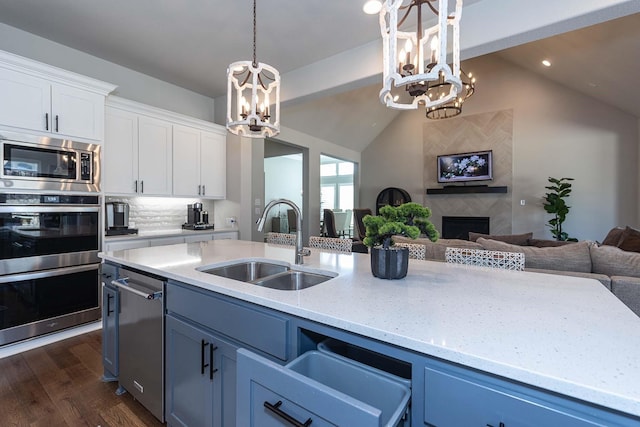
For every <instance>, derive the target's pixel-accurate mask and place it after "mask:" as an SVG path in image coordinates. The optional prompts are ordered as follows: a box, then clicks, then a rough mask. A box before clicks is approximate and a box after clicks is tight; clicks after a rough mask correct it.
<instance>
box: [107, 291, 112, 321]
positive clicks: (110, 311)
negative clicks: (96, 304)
mask: <svg viewBox="0 0 640 427" xmlns="http://www.w3.org/2000/svg"><path fill="white" fill-rule="evenodd" d="M112 298H113V295H111V294H107V317H109V315H110V314H111V313H113V310H111V299H112Z"/></svg>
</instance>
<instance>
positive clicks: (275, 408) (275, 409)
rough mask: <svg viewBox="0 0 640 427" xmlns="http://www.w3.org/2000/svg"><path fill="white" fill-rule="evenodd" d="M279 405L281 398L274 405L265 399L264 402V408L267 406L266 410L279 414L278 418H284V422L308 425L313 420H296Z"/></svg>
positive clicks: (304, 426) (302, 426)
mask: <svg viewBox="0 0 640 427" xmlns="http://www.w3.org/2000/svg"><path fill="white" fill-rule="evenodd" d="M280 406H282V400H278V401H277V402H276V404H275V405H273V404H271V403H269V402H267V401H265V402H264V407H265V408H267V409H268V410H270V411H271V412H273V413H274V414H276V415H277V416H279V417H280V418H282V419H283V420H285V421H286V422H288V423H290V424H291V425H293V426H295V427H309V426H310V425H311V423H312V422H313V420H312V419H311V418H309V419H308V420H307V421H305V422H304V423H301V422H300V421H298V420H296V419H295V418H293V417H292V416H291V415H289V414H287V413H286V412H284V411H283V410H282V409H280Z"/></svg>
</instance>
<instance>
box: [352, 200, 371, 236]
mask: <svg viewBox="0 0 640 427" xmlns="http://www.w3.org/2000/svg"><path fill="white" fill-rule="evenodd" d="M366 215H371V209H369V208H356V209H354V210H353V218H354V221H353V222H354V223H355V231H356V232H355V238H356V240H360V241H363V240H364V238H365V236H366V229H365V226H364V223H363V222H362V218H364V217H365V216H366Z"/></svg>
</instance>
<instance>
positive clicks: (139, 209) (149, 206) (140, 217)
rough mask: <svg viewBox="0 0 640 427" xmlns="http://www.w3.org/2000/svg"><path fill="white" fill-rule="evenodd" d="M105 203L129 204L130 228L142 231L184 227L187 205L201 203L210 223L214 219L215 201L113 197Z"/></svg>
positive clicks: (107, 198) (108, 198)
mask: <svg viewBox="0 0 640 427" xmlns="http://www.w3.org/2000/svg"><path fill="white" fill-rule="evenodd" d="M105 202H124V203H128V204H129V226H130V227H131V228H137V229H138V230H141V231H156V230H172V229H176V228H180V227H182V224H184V223H185V222H186V220H187V205H190V204H193V203H197V202H200V203H202V210H204V211H208V212H209V218H210V219H209V222H212V221H213V218H214V215H213V214H214V212H213V209H214V202H213V200H201V199H188V198H184V199H182V198H180V199H176V198H171V197H111V196H107V197H106V198H105Z"/></svg>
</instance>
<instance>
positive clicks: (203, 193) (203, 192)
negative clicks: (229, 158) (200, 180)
mask: <svg viewBox="0 0 640 427" xmlns="http://www.w3.org/2000/svg"><path fill="white" fill-rule="evenodd" d="M202 195H203V196H204V195H205V191H204V184H203V185H202Z"/></svg>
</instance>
